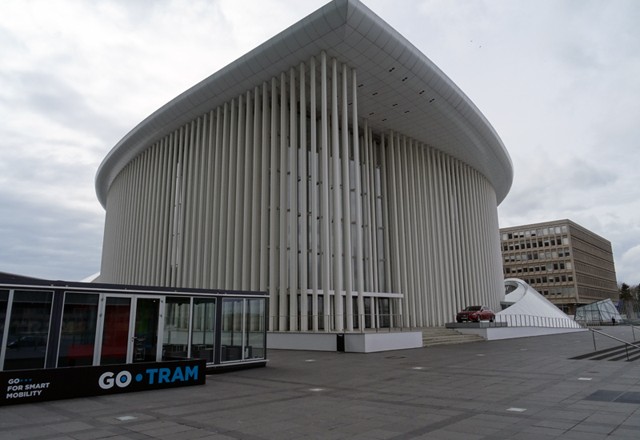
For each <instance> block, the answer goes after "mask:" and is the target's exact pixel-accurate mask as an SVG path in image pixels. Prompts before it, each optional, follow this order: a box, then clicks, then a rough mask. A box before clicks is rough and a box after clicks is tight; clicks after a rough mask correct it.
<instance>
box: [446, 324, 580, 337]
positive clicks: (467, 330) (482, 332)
mask: <svg viewBox="0 0 640 440" xmlns="http://www.w3.org/2000/svg"><path fill="white" fill-rule="evenodd" d="M446 327H447V328H453V329H455V330H456V331H457V332H459V333H462V334H468V335H478V336H480V337H482V338H484V339H486V340H487V341H495V340H498V339H514V338H528V337H531V336H545V335H555V334H561V333H575V332H583V331H587V330H586V329H584V328H562V327H560V328H558V327H508V326H507V325H506V323H504V322H492V323H488V322H464V323H448V324H446Z"/></svg>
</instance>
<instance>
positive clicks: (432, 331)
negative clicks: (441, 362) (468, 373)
mask: <svg viewBox="0 0 640 440" xmlns="http://www.w3.org/2000/svg"><path fill="white" fill-rule="evenodd" d="M480 341H484V338H482V337H481V336H478V335H466V334H462V333H458V332H457V331H455V330H454V329H451V328H445V327H425V328H423V329H422V346H423V347H432V346H434V345H446V344H464V343H467V342H480Z"/></svg>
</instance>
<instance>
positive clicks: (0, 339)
mask: <svg viewBox="0 0 640 440" xmlns="http://www.w3.org/2000/svg"><path fill="white" fill-rule="evenodd" d="M8 304H9V291H8V290H0V347H3V346H4V322H5V321H6V319H7V305H8Z"/></svg>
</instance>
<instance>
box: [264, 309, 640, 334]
mask: <svg viewBox="0 0 640 440" xmlns="http://www.w3.org/2000/svg"><path fill="white" fill-rule="evenodd" d="M343 316H346V315H343ZM270 319H271V322H272V323H273V327H272V328H273V330H274V331H278V328H283V329H284V330H283V331H319V332H323V331H324V332H360V333H364V332H397V331H400V332H402V331H414V330H420V329H421V328H422V327H420V326H416V325H415V323H412V322H411V320H410V318H409V317H407V316H405V315H401V314H390V313H380V314H377V315H371V314H367V315H364V316H358V315H353V318H352V321H351V322H352V323H353V328H352V329H351V328H348V326H347V320H346V319H344V320H343V321H344V325H343V328H342V329H339V328H337V327H336V325H335V318H334V316H333V315H331V316H326V315H311V314H309V315H305V316H300V315H298V316H296V317H295V318H293V319H291V317H290V315H271V316H270ZM292 321H293V322H292ZM305 321H306V322H305ZM451 321H452V322H453V321H455V320H454V319H452V320H451ZM361 322H364V326H361V325H360V323H361ZM280 323H282V325H280ZM481 323H482V327H483V328H487V327H490V328H491V327H496V328H497V327H549V328H576V329H578V328H582V326H581V325H580V324H579V323H577V322H576V321H573V320H571V319H563V318H550V317H546V316H533V315H524V314H522V315H497V316H496V318H495V319H494V321H481ZM304 324H306V326H305V325H304ZM639 329H640V328H639Z"/></svg>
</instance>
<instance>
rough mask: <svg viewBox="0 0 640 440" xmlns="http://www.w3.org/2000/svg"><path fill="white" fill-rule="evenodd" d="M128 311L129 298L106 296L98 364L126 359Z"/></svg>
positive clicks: (107, 363)
mask: <svg viewBox="0 0 640 440" xmlns="http://www.w3.org/2000/svg"><path fill="white" fill-rule="evenodd" d="M130 313H131V298H119V297H108V298H107V301H106V306H105V311H104V330H103V334H102V348H101V353H102V354H101V358H100V365H112V364H124V363H125V362H126V361H127V348H128V346H129V316H130Z"/></svg>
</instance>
